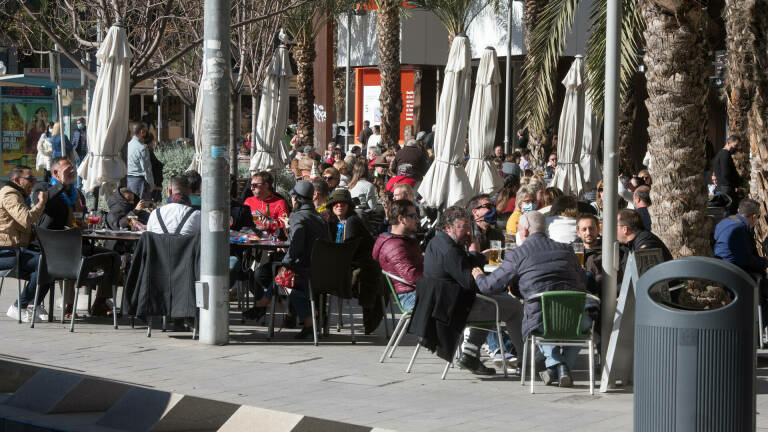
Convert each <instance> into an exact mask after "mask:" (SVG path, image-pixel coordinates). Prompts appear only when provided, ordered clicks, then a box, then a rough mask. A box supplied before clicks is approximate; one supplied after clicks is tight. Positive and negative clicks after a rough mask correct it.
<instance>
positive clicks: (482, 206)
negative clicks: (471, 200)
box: [473, 203, 493, 210]
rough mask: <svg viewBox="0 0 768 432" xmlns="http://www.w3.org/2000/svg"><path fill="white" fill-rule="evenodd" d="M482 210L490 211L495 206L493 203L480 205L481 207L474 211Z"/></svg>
mask: <svg viewBox="0 0 768 432" xmlns="http://www.w3.org/2000/svg"><path fill="white" fill-rule="evenodd" d="M482 208H484V209H488V210H490V209H492V208H493V204H492V203H485V204H483V205H479V206H477V207H475V208H474V209H473V210H480V209H482Z"/></svg>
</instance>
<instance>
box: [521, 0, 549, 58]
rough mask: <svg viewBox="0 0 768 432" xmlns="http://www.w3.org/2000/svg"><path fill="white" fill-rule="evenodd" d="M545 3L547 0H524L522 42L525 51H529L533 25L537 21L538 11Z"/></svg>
mask: <svg viewBox="0 0 768 432" xmlns="http://www.w3.org/2000/svg"><path fill="white" fill-rule="evenodd" d="M546 4H547V0H525V5H524V6H523V31H524V32H525V33H524V34H523V38H524V40H523V42H524V43H525V51H526V52H531V43H532V42H533V27H534V26H535V25H536V22H537V21H538V17H539V13H540V12H541V10H542V9H543V8H544V6H545V5H546Z"/></svg>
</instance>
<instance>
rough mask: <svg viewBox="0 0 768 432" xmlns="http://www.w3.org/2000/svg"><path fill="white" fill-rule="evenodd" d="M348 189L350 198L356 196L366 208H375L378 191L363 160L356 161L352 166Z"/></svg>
mask: <svg viewBox="0 0 768 432" xmlns="http://www.w3.org/2000/svg"><path fill="white" fill-rule="evenodd" d="M348 189H349V193H350V194H352V198H358V199H359V200H360V203H361V204H362V205H364V206H365V207H366V208H369V209H374V208H376V205H377V203H378V201H379V196H378V192H377V190H376V186H374V184H373V183H371V181H370V179H369V177H368V166H367V165H366V164H365V163H364V162H358V163H356V164H355V166H354V167H353V168H352V179H351V180H350V181H349V186H348Z"/></svg>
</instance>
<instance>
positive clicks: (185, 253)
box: [123, 232, 200, 318]
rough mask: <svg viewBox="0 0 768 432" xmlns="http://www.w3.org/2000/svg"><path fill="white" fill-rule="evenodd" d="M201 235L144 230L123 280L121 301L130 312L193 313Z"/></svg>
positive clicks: (179, 316)
mask: <svg viewBox="0 0 768 432" xmlns="http://www.w3.org/2000/svg"><path fill="white" fill-rule="evenodd" d="M199 263H200V236H199V235H189V236H182V235H175V234H155V233H152V232H145V233H143V234H142V235H141V239H140V240H139V242H138V244H137V245H136V250H135V252H134V254H133V264H132V265H131V269H130V270H129V271H128V276H127V278H126V281H125V293H124V297H123V304H124V305H127V306H126V308H127V309H126V311H127V314H128V315H131V316H139V317H146V316H171V317H173V318H186V317H193V316H195V281H196V280H198V279H199V278H200V265H199Z"/></svg>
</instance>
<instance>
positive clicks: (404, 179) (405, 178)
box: [387, 163, 416, 192]
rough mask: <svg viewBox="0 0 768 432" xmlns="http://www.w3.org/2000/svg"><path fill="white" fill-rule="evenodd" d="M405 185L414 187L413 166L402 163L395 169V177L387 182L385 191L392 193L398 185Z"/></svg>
mask: <svg viewBox="0 0 768 432" xmlns="http://www.w3.org/2000/svg"><path fill="white" fill-rule="evenodd" d="M402 183H404V184H407V185H409V186H410V187H412V188H414V187H416V177H415V175H414V173H413V165H411V164H408V163H404V164H400V165H399V166H398V167H397V175H396V176H394V177H392V178H390V179H389V181H387V190H388V191H389V192H394V190H393V189H394V187H395V186H396V185H399V184H402Z"/></svg>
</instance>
